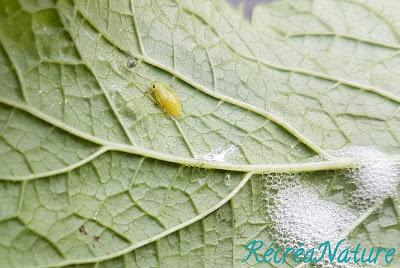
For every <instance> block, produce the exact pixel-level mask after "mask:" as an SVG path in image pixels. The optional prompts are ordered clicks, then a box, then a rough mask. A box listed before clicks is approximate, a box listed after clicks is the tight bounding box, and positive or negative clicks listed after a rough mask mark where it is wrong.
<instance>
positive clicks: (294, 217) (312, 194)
mask: <svg viewBox="0 0 400 268" xmlns="http://www.w3.org/2000/svg"><path fill="white" fill-rule="evenodd" d="M266 187H267V191H268V190H270V191H271V192H272V193H273V192H274V188H275V190H277V191H276V192H275V193H276V194H272V195H273V196H271V195H268V196H269V197H268V196H267V202H268V205H267V208H268V209H267V212H268V215H269V216H268V217H267V218H269V219H270V220H271V221H272V222H273V224H274V225H275V226H272V228H273V229H274V230H272V232H271V234H272V235H273V236H274V238H275V239H276V240H277V242H278V243H279V244H280V245H282V246H296V245H299V244H300V243H302V242H305V246H311V245H315V243H322V242H325V241H327V240H330V241H336V240H337V239H338V238H339V236H340V234H341V233H342V232H343V231H345V228H346V227H347V226H348V225H349V223H350V222H351V221H352V220H354V219H355V217H356V215H357V214H356V212H355V211H353V210H351V209H349V208H346V207H343V206H341V205H339V204H336V203H334V202H331V201H328V200H324V199H323V198H322V197H321V196H320V194H319V193H318V192H317V191H316V190H314V189H313V188H311V187H309V186H306V185H302V184H301V183H300V181H299V180H298V179H297V177H296V176H295V175H290V178H285V175H284V174H282V175H272V176H267V178H266ZM278 188H280V189H278Z"/></svg>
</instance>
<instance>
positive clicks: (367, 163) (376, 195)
mask: <svg viewBox="0 0 400 268" xmlns="http://www.w3.org/2000/svg"><path fill="white" fill-rule="evenodd" d="M330 154H331V155H333V156H335V157H338V158H353V159H356V161H357V162H358V165H357V167H354V168H351V169H346V170H343V171H340V172H339V175H341V176H342V178H345V179H346V181H345V183H349V184H351V185H353V186H354V187H351V188H350V187H349V189H345V190H346V191H347V194H345V198H346V201H347V202H346V203H345V204H343V205H340V204H338V203H335V202H333V201H329V200H326V199H324V197H322V196H321V195H320V193H319V192H318V191H317V190H315V189H314V188H313V186H311V185H308V184H306V183H304V182H302V181H301V180H300V178H299V176H298V175H296V174H284V173H275V174H268V175H266V176H264V179H265V200H266V204H267V206H266V208H267V210H266V212H267V221H268V223H269V227H268V231H269V235H270V236H271V238H272V239H273V240H276V242H277V245H278V246H282V247H284V248H285V247H293V248H296V247H299V246H301V243H304V245H302V247H303V248H306V249H307V248H311V247H316V246H317V245H318V243H323V242H325V241H330V242H331V243H332V244H334V243H336V242H338V241H340V240H341V239H343V238H345V237H343V236H346V235H347V231H348V229H349V228H350V226H351V225H352V224H351V223H352V222H353V221H354V220H356V218H357V217H358V216H359V215H360V214H359V213H360V211H361V212H362V211H363V210H366V209H368V208H370V207H371V206H372V205H373V204H375V203H376V202H377V201H379V200H383V199H384V198H385V197H387V196H388V195H390V194H392V193H393V192H395V191H396V188H397V185H398V183H399V168H398V166H397V165H396V163H395V162H394V161H392V160H391V159H390V157H388V156H387V155H385V154H384V153H382V152H380V151H378V150H376V149H374V148H366V147H356V146H352V147H345V148H343V149H341V150H336V151H330ZM314 160H319V161H321V160H324V159H323V157H318V159H317V158H314ZM336 174H337V173H336ZM321 265H322V266H323V267H336V266H338V264H327V263H324V264H321Z"/></svg>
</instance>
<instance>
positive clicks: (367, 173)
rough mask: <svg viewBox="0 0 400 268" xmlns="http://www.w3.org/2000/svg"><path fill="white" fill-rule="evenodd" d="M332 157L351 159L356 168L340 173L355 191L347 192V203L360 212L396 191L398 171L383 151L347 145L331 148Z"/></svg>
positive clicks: (399, 173)
mask: <svg viewBox="0 0 400 268" xmlns="http://www.w3.org/2000/svg"><path fill="white" fill-rule="evenodd" d="M331 154H332V155H334V156H336V157H346V158H355V159H358V161H359V167H357V168H353V169H349V170H345V171H343V172H341V173H342V174H343V175H344V177H345V178H346V179H347V180H348V183H350V184H353V185H354V186H355V190H353V191H351V192H350V193H348V194H347V200H348V203H349V205H351V206H353V207H354V208H356V209H358V210H360V211H363V210H366V209H368V208H370V207H371V206H372V205H374V204H375V203H376V202H377V201H380V200H382V199H384V198H385V197H387V196H389V195H390V194H392V193H394V192H395V191H396V188H397V185H398V183H399V178H400V176H399V175H400V172H399V168H398V166H397V165H396V163H395V162H394V161H392V160H391V159H390V158H389V157H388V156H387V155H385V154H384V153H382V152H380V151H378V150H376V149H374V148H368V147H356V146H349V147H345V148H343V149H341V150H337V151H332V152H331Z"/></svg>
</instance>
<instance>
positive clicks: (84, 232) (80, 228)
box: [79, 225, 88, 235]
mask: <svg viewBox="0 0 400 268" xmlns="http://www.w3.org/2000/svg"><path fill="white" fill-rule="evenodd" d="M79 232H80V233H81V234H83V235H87V234H88V233H87V232H86V229H85V226H84V225H81V227H79Z"/></svg>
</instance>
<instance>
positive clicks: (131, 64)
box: [126, 53, 139, 69]
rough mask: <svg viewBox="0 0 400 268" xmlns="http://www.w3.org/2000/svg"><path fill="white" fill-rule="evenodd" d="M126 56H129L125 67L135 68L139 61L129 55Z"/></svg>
mask: <svg viewBox="0 0 400 268" xmlns="http://www.w3.org/2000/svg"><path fill="white" fill-rule="evenodd" d="M128 55H129V56H128V61H127V63H126V67H128V69H132V68H135V67H136V66H137V64H138V62H139V59H138V58H136V57H135V56H133V55H132V54H130V53H128Z"/></svg>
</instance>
